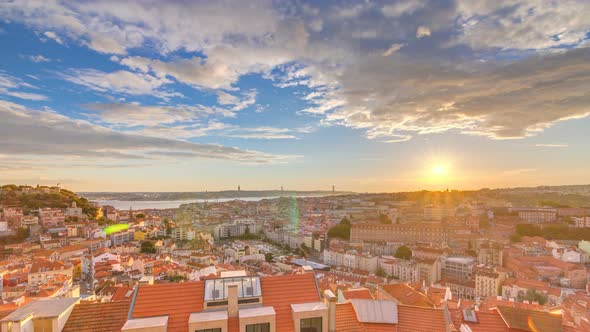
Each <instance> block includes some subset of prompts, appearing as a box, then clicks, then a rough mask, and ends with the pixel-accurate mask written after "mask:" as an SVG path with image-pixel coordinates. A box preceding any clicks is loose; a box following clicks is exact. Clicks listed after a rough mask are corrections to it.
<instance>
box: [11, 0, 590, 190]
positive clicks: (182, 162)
mask: <svg viewBox="0 0 590 332" xmlns="http://www.w3.org/2000/svg"><path fill="white" fill-rule="evenodd" d="M588 16H590V3H588V2H587V1H559V2H547V3H538V2H536V1H525V0H522V1H517V0H514V1H504V2H493V3H492V2H489V1H427V0H413V1H394V2H387V3H385V2H383V3H382V2H373V1H349V2H346V3H343V2H322V3H316V2H307V1H301V2H300V1H297V2H295V1H293V2H271V1H248V2H231V1H216V2H207V1H200V2H188V3H184V2H175V1H170V2H155V3H143V2H133V3H132V2H125V3H123V2H113V3H109V2H98V3H90V2H88V3H86V2H80V3H64V2H61V1H51V2H29V1H14V2H10V3H7V2H5V3H2V4H0V45H1V46H2V49H3V50H5V51H4V52H2V53H1V54H0V61H1V62H0V63H1V65H0V140H1V141H2V143H1V144H0V183H2V184H6V183H16V184H29V185H36V184H42V185H55V184H57V183H61V184H62V185H63V186H64V187H67V188H71V189H73V190H75V191H205V190H210V191H215V190H228V189H229V190H233V189H235V188H237V186H238V184H239V185H240V186H241V188H242V189H243V190H265V189H278V188H280V187H281V186H284V188H285V189H289V190H331V189H332V185H335V186H336V189H337V190H342V191H354V192H393V191H406V190H419V189H433V190H444V189H447V188H450V189H479V188H484V187H489V188H498V187H520V186H537V185H567V184H587V183H590V172H588V171H587V170H588V165H589V164H590V155H589V154H588V153H587V152H588V142H590V118H589V117H588V115H589V114H590V108H589V107H588V105H590V93H589V92H590V48H589V46H590V43H589V40H590V21H588V20H587V19H586V18H587V17H588Z"/></svg>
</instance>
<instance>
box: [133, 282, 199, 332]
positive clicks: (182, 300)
mask: <svg viewBox="0 0 590 332" xmlns="http://www.w3.org/2000/svg"><path fill="white" fill-rule="evenodd" d="M204 290H205V286H204V283H203V282H202V281H196V282H183V283H170V284H155V285H141V286H140V287H139V288H138V289H137V297H136V299H135V306H134V307H133V313H132V317H133V318H143V317H153V316H168V332H175V331H183V332H184V331H187V330H188V318H189V316H190V314H191V313H192V312H200V311H202V310H203V293H204Z"/></svg>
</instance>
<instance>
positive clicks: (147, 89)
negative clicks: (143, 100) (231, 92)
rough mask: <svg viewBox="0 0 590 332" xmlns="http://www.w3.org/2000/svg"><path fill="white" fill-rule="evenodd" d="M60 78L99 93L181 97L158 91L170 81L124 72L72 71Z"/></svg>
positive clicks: (164, 97) (176, 94)
mask: <svg viewBox="0 0 590 332" xmlns="http://www.w3.org/2000/svg"><path fill="white" fill-rule="evenodd" d="M61 77H62V78H63V79H65V80H67V81H70V82H72V83H75V84H79V85H82V86H85V87H87V88H90V89H92V90H95V91H99V92H109V93H114V92H116V93H123V94H129V95H148V94H149V95H155V96H157V97H160V98H163V99H166V98H170V97H175V96H176V97H178V96H181V95H180V94H179V93H171V92H167V91H163V90H160V89H159V88H160V87H162V86H163V85H164V84H167V83H170V80H168V79H166V78H162V77H156V76H152V75H149V74H143V73H133V72H129V71H125V70H119V71H115V72H111V73H106V72H102V71H99V70H95V69H72V70H70V71H69V72H67V73H62V74H61Z"/></svg>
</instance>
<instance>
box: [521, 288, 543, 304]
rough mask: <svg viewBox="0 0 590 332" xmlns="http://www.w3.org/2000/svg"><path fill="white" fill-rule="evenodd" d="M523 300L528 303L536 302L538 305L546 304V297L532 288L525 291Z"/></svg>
mask: <svg viewBox="0 0 590 332" xmlns="http://www.w3.org/2000/svg"><path fill="white" fill-rule="evenodd" d="M524 299H525V300H527V301H529V302H538V303H539V304H540V305H544V304H545V303H547V295H545V294H543V293H540V292H537V290H536V289H534V288H531V289H529V290H527V292H526V295H525V296H524Z"/></svg>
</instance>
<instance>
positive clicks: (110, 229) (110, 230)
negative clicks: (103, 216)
mask: <svg viewBox="0 0 590 332" xmlns="http://www.w3.org/2000/svg"><path fill="white" fill-rule="evenodd" d="M128 228H129V224H114V225H110V226H107V227H105V229H104V233H105V234H106V235H111V234H113V233H117V232H121V231H124V230H126V229H128Z"/></svg>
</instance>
